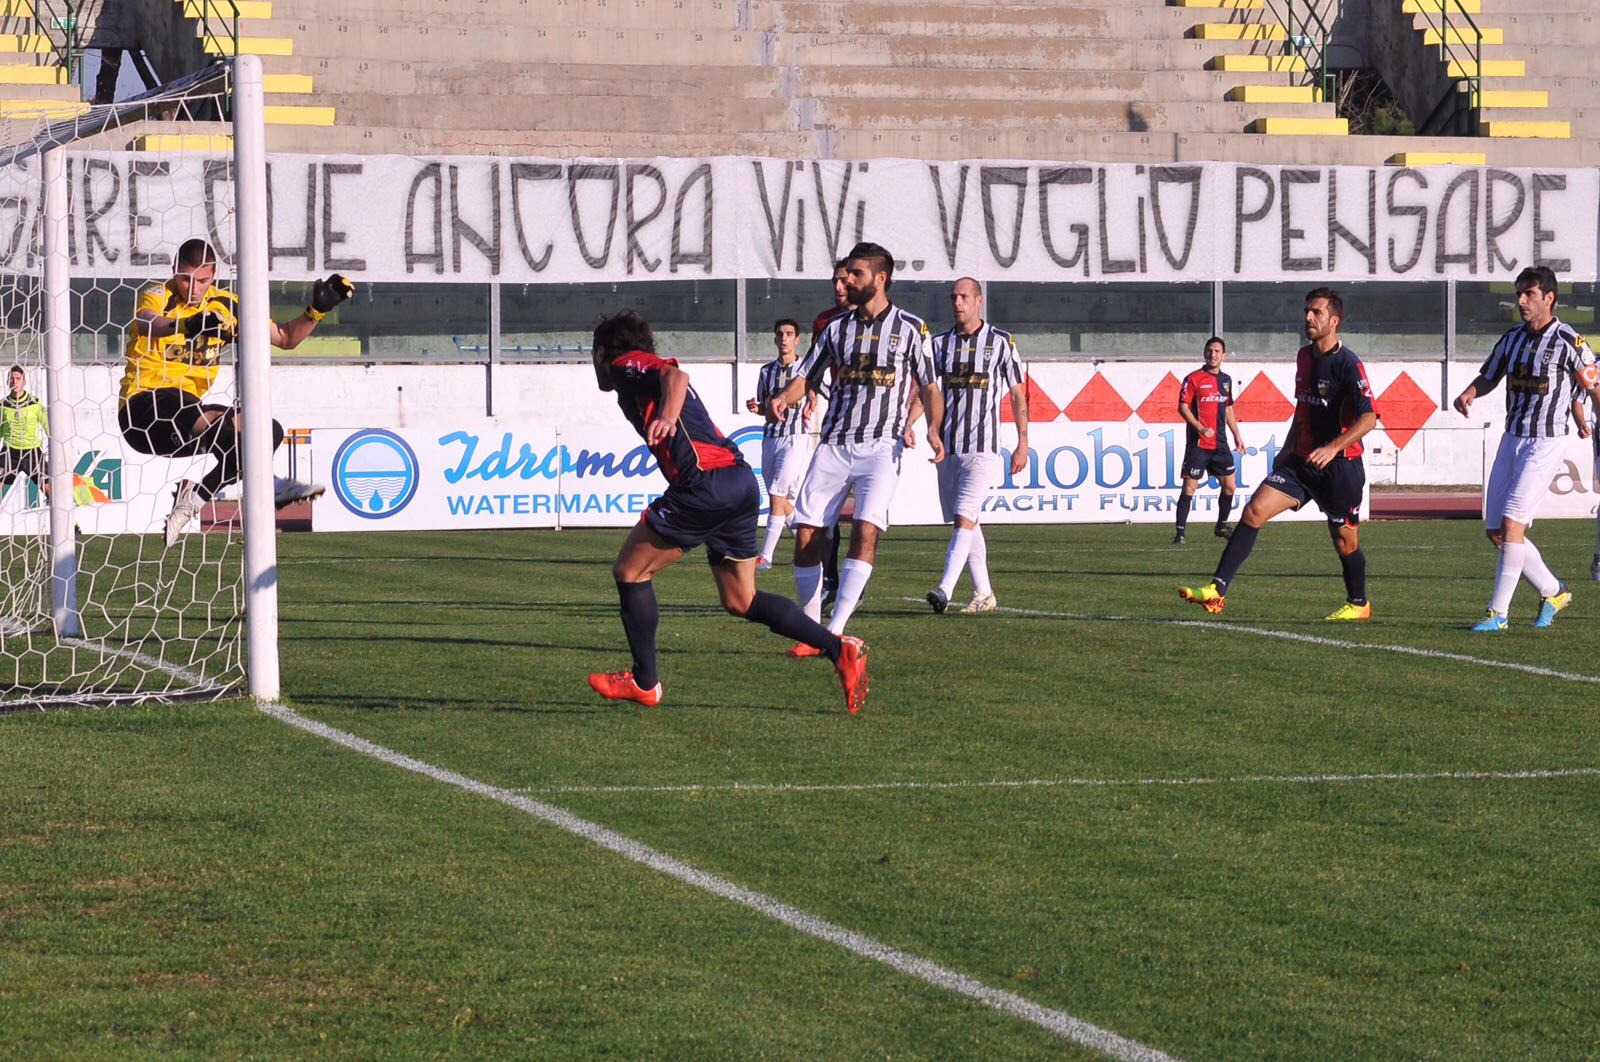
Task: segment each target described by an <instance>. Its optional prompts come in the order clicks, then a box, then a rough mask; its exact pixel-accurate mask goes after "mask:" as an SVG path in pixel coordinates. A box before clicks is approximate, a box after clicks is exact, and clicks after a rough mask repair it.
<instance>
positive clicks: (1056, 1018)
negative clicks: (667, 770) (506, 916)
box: [258, 702, 1171, 1062]
mask: <svg viewBox="0 0 1600 1062" xmlns="http://www.w3.org/2000/svg"><path fill="white" fill-rule="evenodd" d="M258 707H259V709H260V710H261V711H262V712H263V713H265V714H266V715H269V716H271V717H272V718H274V719H276V720H278V721H279V722H281V723H285V724H287V725H289V726H292V727H295V728H296V729H299V730H303V731H305V732H306V733H307V734H311V735H313V736H315V737H319V738H322V739H323V740H325V741H330V742H332V743H333V744H335V745H340V746H342V747H344V748H346V749H349V750H350V751H352V752H357V753H360V754H361V755H363V756H367V757H369V758H371V759H374V760H377V761H379V762H381V763H386V764H388V765H389V766H391V767H398V768H400V769H401V770H405V771H410V772H412V773H413V774H419V775H422V776H423V777H425V778H431V779H432V780H434V781H436V782H440V783H442V784H444V785H448V786H453V787H454V788H456V789H461V790H464V791H465V792H468V793H472V794H473V795H475V796H480V797H484V798H486V799H488V800H493V801H495V802H496V803H499V804H504V805H505V806H506V807H510V808H515V809H516V810H518V811H521V812H523V813H525V814H527V815H529V816H531V817H533V818H535V819H537V820H539V821H540V822H543V823H546V824H547V825H550V826H554V827H556V828H557V829H560V830H564V831H566V832H567V833H570V834H572V835H573V836H575V837H579V838H581V839H583V840H585V841H588V842H589V843H590V844H593V845H596V846H597V847H600V848H604V849H606V850H607V851H610V852H614V853H616V854H617V855H620V856H623V857H624V858H626V859H629V860H631V861H633V862H635V863H638V864H639V865H641V866H645V867H649V868H650V869H651V870H654V871H656V872H658V873H661V874H664V875H666V876H667V877H670V878H673V879H675V880H677V881H680V882H682V883H683V884H685V885H689V886H692V887H693V888H696V889H700V890H702V891H704V892H708V893H710V894H712V895H713V896H717V897H719V898H721V899H724V900H729V901H732V902H733V903H736V904H739V905H740V906H742V907H745V908H748V909H749V910H751V911H754V912H756V913H757V914H760V915H762V916H764V917H766V918H769V919H771V920H773V921H774V922H778V923H780V924H782V925H785V926H788V927H789V928H790V929H793V930H796V931H798V932H800V933H804V934H805V935H807V936H810V937H814V938H816V939H817V940H821V941H825V942H827V943H829V944H833V945H835V946H837V947H840V948H843V949H844V950H846V951H849V952H851V953H853V954H855V955H858V956H860V957H862V958H864V959H870V960H872V961H873V962H876V963H880V964H882V965H884V966H887V967H889V968H890V969H892V970H896V971H898V972H900V973H903V974H906V975H908V976H911V977H915V978H916V979H918V980H919V981H923V982H925V983H927V984H930V985H933V986H935V987H937V988H942V989H945V990H946V991H949V992H954V993H955V994H957V995H961V996H965V997H966V998H968V999H971V1000H974V1001H976V1002H979V1003H982V1004H983V1005H985V1006H987V1007H991V1008H993V1009H994V1010H997V1011H1000V1012H1001V1013H1003V1014H1009V1015H1011V1016H1012V1017H1014V1018H1020V1019H1021V1020H1023V1021H1026V1022H1030V1023H1032V1024H1034V1025H1037V1026H1039V1027H1040V1028H1042V1029H1045V1030H1047V1031H1049V1032H1051V1033H1054V1034H1055V1035H1056V1036H1059V1037H1061V1038H1062V1039H1065V1040H1070V1041H1072V1042H1073V1043H1077V1044H1082V1045H1083V1046H1085V1047H1090V1048H1093V1049H1095V1050H1097V1051H1101V1052H1103V1053H1105V1054H1107V1055H1110V1056H1111V1057H1112V1058H1117V1059H1127V1060H1134V1059H1139V1060H1149V1062H1159V1060H1165V1059H1169V1058H1170V1057H1171V1056H1169V1055H1167V1054H1165V1053H1163V1052H1161V1051H1159V1050H1157V1049H1156V1048H1153V1047H1149V1046H1147V1045H1145V1044H1142V1043H1140V1042H1139V1041H1137V1040H1130V1039H1128V1038H1127V1037H1125V1036H1119V1035H1118V1034H1116V1033H1114V1032H1112V1031H1110V1030H1109V1029H1102V1028H1100V1027H1099V1026H1098V1025H1092V1024H1090V1023H1089V1022H1086V1021H1083V1020H1082V1019H1080V1018H1075V1017H1073V1016H1072V1015H1070V1014H1067V1013H1066V1012H1064V1011H1060V1010H1053V1009H1051V1008H1050V1007H1046V1006H1044V1005H1043V1004H1040V1003H1035V1002H1033V1001H1032V1000H1029V999H1026V998H1024V997H1022V996H1019V995H1017V994H1016V993H1014V992H1007V991H1005V990H1004V989H1000V988H994V987H992V986H990V985H986V984H984V983H983V982H982V981H979V980H977V979H976V978H973V977H969V976H967V975H966V974H963V973H960V972H959V971H956V970H952V969H950V968H949V967H947V966H941V965H939V964H938V963H936V962H933V961H932V960H930V959H924V958H922V957H921V956H918V955H913V954H912V953H910V952H908V951H902V950H901V949H899V948H896V947H894V946H893V945H890V944H885V943H883V942H882V941H879V940H875V939H873V938H872V937H869V936H866V935H865V934H863V933H857V932H855V931H854V930H850V929H845V928H844V927H843V926H839V925H835V924H834V923H832V922H829V921H827V920H826V919H823V918H821V917H819V916H817V915H814V914H810V913H808V912H806V911H802V910H801V909H799V908H798V907H792V906H790V905H789V904H786V903H784V902H782V901H781V900H776V899H773V898H772V897H770V896H767V895H765V894H764V893H759V892H756V891H755V890H753V889H747V888H745V887H744V886H742V885H738V884H735V883H734V882H732V881H729V880H728V879H727V878H723V877H719V876H718V875H716V874H712V873H710V872H708V871H704V870H701V869H699V868H698V867H695V866H692V865H691V864H689V863H685V862H684V861H683V860H681V859H675V858H674V857H672V856H669V855H667V854H666V853H665V852H661V851H659V850H657V849H654V848H651V847H649V846H648V845H645V844H641V843H640V842H638V841H635V840H633V839H631V838H629V837H625V836H623V835H622V834H620V833H617V832H616V831H615V830H611V829H607V828H606V827H604V826H601V825H600V824H598V823H595V822H590V821H589V820H588V819H583V818H579V817H578V816H577V815H574V814H572V813H571V812H570V811H567V810H566V809H564V808H559V807H556V806H555V805H553V804H546V803H543V802H541V801H538V800H534V799H532V798H531V797H528V796H525V795H523V794H521V793H518V792H515V791H513V790H510V789H502V788H500V787H499V786H493V785H489V784H488V783H487V782H480V781H478V780H476V779H474V778H469V777H467V776H466V775H464V774H458V773H456V772H455V771H451V770H447V769H445V768H443V767H436V766H434V765H433V764H431V763H425V762H423V761H422V760H418V759H413V758H412V757H410V756H407V755H405V754H404V753H400V752H396V751H394V750H393V749H389V748H386V747H384V746H382V745H379V744H376V743H375V742H371V741H368V740H367V739H366V738H362V737H357V736H356V735H355V734H351V733H349V732H348V731H344V730H339V729H338V728H336V727H331V726H328V725H327V724H326V723H320V722H317V721H316V720H314V719H308V718H307V717H305V716H303V715H301V714H300V713H299V712H296V711H294V710H293V709H291V708H288V707H286V706H284V705H281V704H273V703H266V702H263V703H261V704H259V705H258Z"/></svg>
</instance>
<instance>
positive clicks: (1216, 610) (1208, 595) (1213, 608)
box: [1178, 583, 1225, 616]
mask: <svg viewBox="0 0 1600 1062" xmlns="http://www.w3.org/2000/svg"><path fill="white" fill-rule="evenodd" d="M1178 596H1179V597H1181V598H1183V599H1184V600H1185V601H1189V602H1192V603H1194V604H1196V605H1199V606H1200V607H1201V608H1203V609H1205V610H1206V611H1207V612H1209V613H1211V614H1212V615H1213V616H1220V615H1221V614H1222V606H1223V605H1224V604H1225V602H1224V600H1223V597H1222V594H1221V593H1220V592H1218V590H1217V584H1216V583H1207V584H1206V585H1204V586H1180V587H1178Z"/></svg>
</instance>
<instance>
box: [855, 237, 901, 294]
mask: <svg viewBox="0 0 1600 1062" xmlns="http://www.w3.org/2000/svg"><path fill="white" fill-rule="evenodd" d="M844 260H845V261H846V262H865V263H867V265H869V266H871V267H872V271H873V272H874V273H882V274H884V276H885V278H886V279H885V280H884V284H883V287H884V290H885V291H887V290H888V289H889V285H891V284H893V283H894V255H892V254H890V253H889V252H888V251H886V250H884V249H883V247H881V246H880V245H878V244H876V243H867V242H865V241H863V242H861V243H858V244H856V245H855V246H854V247H852V248H850V253H849V254H847V255H845V256H844Z"/></svg>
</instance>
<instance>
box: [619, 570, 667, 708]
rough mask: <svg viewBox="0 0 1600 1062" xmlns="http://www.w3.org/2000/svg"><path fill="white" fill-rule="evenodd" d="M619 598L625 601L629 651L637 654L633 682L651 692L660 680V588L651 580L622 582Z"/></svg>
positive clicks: (624, 629) (625, 627)
mask: <svg viewBox="0 0 1600 1062" xmlns="http://www.w3.org/2000/svg"><path fill="white" fill-rule="evenodd" d="M617 597H618V598H620V599H621V600H622V629H623V631H625V632H626V633H627V635H628V648H629V649H631V650H632V651H633V681H634V682H636V683H638V685H639V688H640V689H644V690H647V689H649V688H650V687H652V686H654V685H655V684H656V683H657V682H658V681H659V679H658V678H657V676H656V624H657V623H659V622H660V620H661V609H660V608H659V607H658V606H657V605H656V587H655V584H654V583H652V582H649V581H646V582H642V583H618V584H617Z"/></svg>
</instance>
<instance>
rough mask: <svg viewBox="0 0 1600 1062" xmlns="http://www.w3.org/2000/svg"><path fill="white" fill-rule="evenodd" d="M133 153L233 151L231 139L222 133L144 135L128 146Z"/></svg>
mask: <svg viewBox="0 0 1600 1062" xmlns="http://www.w3.org/2000/svg"><path fill="white" fill-rule="evenodd" d="M129 146H130V147H132V149H133V150H134V151H162V152H172V151H195V152H227V153H232V151H233V137H231V136H228V135H226V134H224V133H146V134H145V135H143V136H140V137H137V138H135V139H134V141H133V143H132V144H131V145H129Z"/></svg>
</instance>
